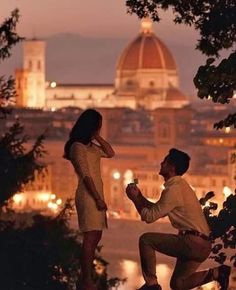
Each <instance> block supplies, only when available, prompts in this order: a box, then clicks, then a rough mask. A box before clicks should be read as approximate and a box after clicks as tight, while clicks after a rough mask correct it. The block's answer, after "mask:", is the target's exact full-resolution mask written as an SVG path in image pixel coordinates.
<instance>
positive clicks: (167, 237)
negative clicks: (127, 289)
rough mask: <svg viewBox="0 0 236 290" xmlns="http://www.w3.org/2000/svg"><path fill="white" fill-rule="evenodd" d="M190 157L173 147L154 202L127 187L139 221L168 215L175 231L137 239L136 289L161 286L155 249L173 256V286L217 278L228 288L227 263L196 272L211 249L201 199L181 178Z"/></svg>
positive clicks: (177, 288)
mask: <svg viewBox="0 0 236 290" xmlns="http://www.w3.org/2000/svg"><path fill="white" fill-rule="evenodd" d="M189 162H190V157H189V156H188V155H187V154H186V153H185V152H183V151H180V150H177V149H175V148H172V149H171V150H170V151H169V154H168V155H167V156H166V157H165V159H164V160H163V161H162V162H161V169H160V172H159V174H160V175H162V176H163V177H164V180H165V183H164V190H163V191H162V193H161V197H160V199H159V200H158V201H157V202H156V203H152V202H150V201H148V200H147V199H146V198H145V197H144V196H143V195H142V193H141V192H140V190H139V188H138V187H137V186H136V185H135V184H133V183H132V184H129V185H128V187H127V188H126V193H127V196H128V197H129V198H130V199H131V200H132V202H133V203H134V205H135V207H136V209H137V211H138V213H139V214H140V216H141V219H142V221H145V222H146V223H153V222H155V221H156V220H158V219H159V218H161V217H164V216H168V217H169V220H170V222H171V224H172V226H173V227H174V228H176V229H177V230H178V234H165V233H145V234H143V235H142V236H141V237H140V240H139V252H140V260H141V267H142V273H143V277H144V280H145V284H144V285H143V286H142V287H141V288H140V289H139V290H161V289H162V288H161V286H160V285H159V284H158V280H157V276H156V256H155V251H158V252H160V253H163V254H166V255H168V256H172V257H176V258H177V260H176V265H175V268H174V272H173V275H172V277H171V281H170V287H171V289H174V290H185V289H192V288H195V287H198V286H200V285H203V284H205V283H208V282H211V281H213V280H215V281H218V283H219V285H220V287H221V288H220V289H221V290H226V289H228V283H229V275H230V267H229V266H225V265H222V266H219V267H216V268H212V269H209V270H206V271H199V272H196V270H197V268H198V267H199V266H200V265H201V263H202V262H203V261H205V260H206V259H207V257H208V256H209V254H210V252H211V242H210V239H209V233H210V230H209V227H208V224H207V222H206V219H205V216H204V214H203V212H202V209H201V206H200V203H199V201H198V199H197V197H196V194H195V192H194V191H193V190H192V188H191V187H190V185H189V184H188V183H187V182H186V181H185V180H184V179H183V178H182V175H183V174H184V173H185V172H186V171H187V170H188V167H189Z"/></svg>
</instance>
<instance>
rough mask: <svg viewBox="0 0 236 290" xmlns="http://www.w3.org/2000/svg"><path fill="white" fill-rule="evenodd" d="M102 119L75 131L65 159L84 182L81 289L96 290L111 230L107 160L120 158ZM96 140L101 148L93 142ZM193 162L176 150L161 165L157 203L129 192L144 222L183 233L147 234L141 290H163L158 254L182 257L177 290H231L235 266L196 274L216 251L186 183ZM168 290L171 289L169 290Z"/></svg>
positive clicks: (89, 116) (86, 119) (80, 195)
mask: <svg viewBox="0 0 236 290" xmlns="http://www.w3.org/2000/svg"><path fill="white" fill-rule="evenodd" d="M101 127H102V116H101V114H100V113H99V112H97V111H96V110H94V109H88V110H85V111H84V112H83V113H82V114H81V115H80V117H79V118H78V120H77V122H76V123H75V125H74V127H73V128H72V130H71V133H70V137H69V140H68V141H67V143H66V145H65V158H66V159H68V160H70V161H71V163H72V165H73V167H74V169H75V171H76V174H77V176H78V179H79V185H78V188H77V190H76V198H75V200H76V209H77V213H78V221H79V226H80V230H81V232H82V233H83V244H82V259H81V271H82V280H81V282H80V285H78V287H77V290H96V289H97V288H96V287H95V285H94V284H93V281H92V265H93V260H94V255H95V250H96V247H97V245H98V243H99V241H100V239H101V237H102V230H103V229H104V228H107V220H106V210H107V206H106V203H105V201H104V195H103V183H102V179H101V172H100V159H101V157H107V158H111V157H113V156H114V155H115V153H114V151H113V149H112V147H111V145H110V144H109V143H108V142H107V141H105V140H104V139H103V138H102V137H101V136H100V129H101ZM93 140H95V141H96V143H94V142H93ZM189 162H190V157H189V156H188V155H187V154H186V153H184V152H182V151H180V150H177V149H174V148H172V149H171V150H170V151H169V153H168V155H167V156H166V157H165V158H164V160H163V161H162V163H161V169H160V172H159V174H160V175H162V176H163V178H164V181H165V183H164V187H165V188H164V190H163V191H162V193H161V197H160V199H159V200H158V201H157V202H156V203H152V202H150V201H148V200H147V199H146V198H145V197H144V196H143V195H142V193H141V191H140V190H139V188H138V187H137V186H136V185H135V184H133V183H132V184H129V185H128V186H127V188H126V193H127V196H128V198H129V199H130V200H131V201H132V202H133V203H134V205H135V207H136V209H137V211H138V213H139V214H140V217H141V220H142V221H145V222H147V223H152V222H154V221H156V220H158V219H159V218H161V217H164V216H168V217H169V219H170V222H171V224H172V225H173V227H174V228H176V229H177V230H178V234H164V233H157V232H155V233H145V234H143V235H142V236H141V237H140V239H139V252H140V260H141V267H142V273H143V277H144V280H145V284H144V285H143V286H141V288H139V290H161V289H162V288H161V286H160V285H159V284H158V278H157V276H156V257H155V251H158V252H160V253H163V254H166V255H168V256H172V257H176V265H175V269H174V272H173V275H172V278H171V281H170V287H171V289H174V290H185V289H186V290H187V289H192V288H195V287H198V286H200V285H203V284H205V283H208V282H211V281H214V280H215V281H218V283H219V285H220V289H221V290H226V289H228V281H229V275H230V267H228V266H225V265H222V266H219V267H215V268H212V269H208V270H205V271H199V272H196V270H197V268H198V267H199V266H200V265H201V263H202V262H203V261H205V260H206V259H207V257H208V256H209V254H210V251H211V241H210V239H209V233H210V231H209V227H208V225H207V222H206V219H205V217H204V215H203V212H202V210H201V206H200V204H199V202H198V199H197V197H196V195H195V193H194V191H193V190H192V189H191V187H190V186H189V184H188V183H187V182H186V181H185V180H184V179H183V178H182V175H183V174H184V173H185V172H186V171H187V170H188V167H189ZM163 290H166V289H163Z"/></svg>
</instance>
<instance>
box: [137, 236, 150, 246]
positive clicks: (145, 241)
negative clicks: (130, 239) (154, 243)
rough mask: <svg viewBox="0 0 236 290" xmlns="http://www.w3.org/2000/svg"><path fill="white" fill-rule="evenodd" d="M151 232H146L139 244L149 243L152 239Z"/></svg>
mask: <svg viewBox="0 0 236 290" xmlns="http://www.w3.org/2000/svg"><path fill="white" fill-rule="evenodd" d="M150 237H151V233H144V234H142V235H141V236H140V237H139V245H147V244H148V241H149V240H150Z"/></svg>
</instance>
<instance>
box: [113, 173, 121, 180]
mask: <svg viewBox="0 0 236 290" xmlns="http://www.w3.org/2000/svg"><path fill="white" fill-rule="evenodd" d="M113 178H114V179H116V180H118V179H120V172H119V171H115V172H114V173H113Z"/></svg>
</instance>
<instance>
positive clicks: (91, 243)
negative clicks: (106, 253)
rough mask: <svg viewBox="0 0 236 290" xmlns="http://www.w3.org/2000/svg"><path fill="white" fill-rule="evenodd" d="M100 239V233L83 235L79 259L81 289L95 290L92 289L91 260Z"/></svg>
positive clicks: (94, 232)
mask: <svg viewBox="0 0 236 290" xmlns="http://www.w3.org/2000/svg"><path fill="white" fill-rule="evenodd" d="M101 237H102V231H89V232H85V233H84V234H83V244H82V259H81V270H82V289H86V290H89V289H90V288H91V289H95V288H93V287H94V286H93V280H92V269H93V260H94V256H95V250H96V247H97V245H98V243H99V241H100V240H101ZM89 287H90V288H89Z"/></svg>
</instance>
